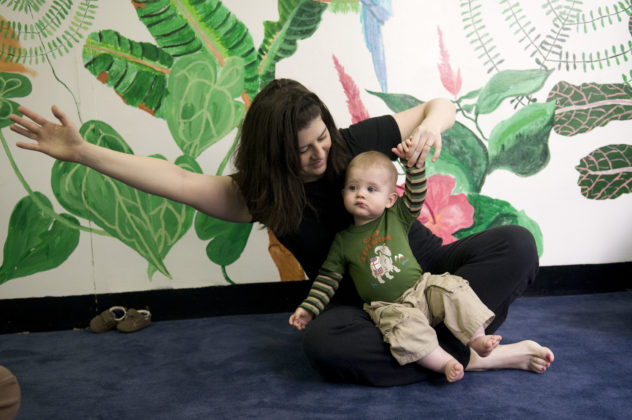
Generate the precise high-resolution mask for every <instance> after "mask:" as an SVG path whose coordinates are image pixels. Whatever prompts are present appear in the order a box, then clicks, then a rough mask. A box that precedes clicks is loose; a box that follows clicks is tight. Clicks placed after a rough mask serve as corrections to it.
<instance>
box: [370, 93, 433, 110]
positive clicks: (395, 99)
mask: <svg viewBox="0 0 632 420" xmlns="http://www.w3.org/2000/svg"><path fill="white" fill-rule="evenodd" d="M367 92H368V93H370V94H371V95H374V96H377V97H378V98H380V99H381V100H382V101H384V103H385V104H386V106H388V107H389V109H390V110H391V111H393V112H402V111H405V110H407V109H409V108H412V107H414V106H417V105H420V104H422V103H423V102H422V101H420V100H419V99H417V98H415V97H414V96H411V95H408V94H406V93H382V92H374V91H371V90H367Z"/></svg>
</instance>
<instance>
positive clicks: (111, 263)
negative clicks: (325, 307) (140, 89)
mask: <svg viewBox="0 0 632 420" xmlns="http://www.w3.org/2000/svg"><path fill="white" fill-rule="evenodd" d="M223 3H224V4H225V5H226V6H227V7H228V8H229V9H230V10H231V11H232V12H233V13H234V14H235V15H236V16H237V17H238V18H239V19H240V20H241V21H242V22H244V23H245V24H246V26H247V27H248V28H249V30H250V33H251V35H252V37H253V39H254V44H255V46H258V45H259V44H260V43H261V40H262V38H263V21H264V20H276V19H277V18H278V17H277V16H278V14H277V11H276V10H277V1H276V0H258V1H256V2H254V1H247V0H225V1H224V2H223ZM461 3H465V2H420V1H417V0H394V1H393V5H392V13H393V16H392V17H391V18H390V19H389V20H388V21H387V22H386V24H385V25H384V27H383V36H384V49H385V54H386V67H387V72H388V91H389V92H392V93H407V94H410V95H412V96H414V97H416V98H419V99H422V100H427V99H430V98H432V97H436V96H445V97H450V94H449V93H448V92H447V91H446V90H445V88H444V87H443V86H442V84H441V81H440V78H439V72H438V70H437V64H438V63H439V61H440V52H439V41H438V35H437V27H440V28H441V30H442V31H443V41H444V44H445V47H446V48H447V50H448V51H449V53H450V63H451V66H452V68H453V69H455V70H456V69H460V70H461V74H462V78H463V87H462V89H461V91H460V95H464V94H465V93H466V92H469V91H470V90H473V89H477V88H479V87H481V86H482V85H484V84H485V82H486V81H487V80H489V79H490V77H491V76H492V74H490V73H487V66H486V65H484V63H483V62H482V60H480V59H479V58H478V57H477V56H478V52H477V51H474V48H473V46H472V45H471V44H470V42H469V39H468V37H467V36H466V34H467V29H464V24H463V22H462V20H461V13H462V11H463V10H462V7H460V4H461ZM479 3H483V4H484V6H483V7H482V9H481V11H482V13H483V17H484V20H485V22H486V28H487V30H488V32H489V34H490V37H491V38H492V39H493V41H494V44H495V45H496V46H497V51H498V52H499V53H500V54H501V55H502V57H504V58H505V61H504V63H503V64H502V69H504V70H507V69H513V70H519V69H532V68H536V65H535V64H534V61H533V58H532V57H530V53H531V50H526V51H525V44H524V43H521V42H519V40H518V35H513V34H512V32H513V30H514V29H515V28H508V27H507V23H506V21H505V19H504V16H503V15H502V10H503V8H504V7H505V6H504V5H503V4H498V3H497V2H478V3H475V4H479ZM540 3H543V2H537V1H536V2H532V1H522V2H520V6H521V7H522V10H523V13H524V14H525V15H526V16H527V18H526V20H525V22H526V21H528V22H530V23H531V24H532V26H533V27H534V28H536V30H535V32H534V34H538V33H539V34H547V33H548V31H550V30H551V29H552V28H553V25H552V18H551V16H548V15H546V14H545V13H544V12H543V8H542V7H541V4H540ZM584 3H585V4H584V5H583V6H581V7H582V11H584V12H586V13H589V12H590V11H591V10H592V11H595V10H597V8H598V7H600V6H601V7H602V8H605V6H610V9H608V10H610V11H612V10H614V9H613V6H612V5H613V4H614V3H618V2H612V1H588V2H584ZM97 5H98V10H97V15H96V20H95V22H94V24H93V26H92V28H90V30H89V32H94V31H98V30H101V29H114V30H116V31H119V32H120V33H122V34H125V35H126V36H127V37H129V38H132V39H135V40H137V41H147V42H152V38H151V36H150V34H149V33H148V31H147V29H146V28H145V27H144V25H143V24H142V23H140V22H139V20H138V18H137V16H136V13H135V11H134V9H133V6H132V3H131V2H129V1H123V0H116V1H112V0H108V1H104V0H102V1H100V2H98V3H97ZM0 14H1V15H2V16H3V17H4V18H5V19H6V20H9V21H11V20H17V21H21V22H29V21H30V20H29V18H28V17H27V15H26V14H25V13H23V12H22V13H20V12H16V11H13V10H9V8H8V7H7V10H5V9H4V8H3V10H2V11H1V12H0ZM621 15H622V17H623V18H625V19H623V20H622V21H620V22H617V21H616V20H615V23H613V24H608V25H605V26H604V27H598V28H597V29H596V30H591V31H589V32H588V33H584V32H583V31H575V32H571V33H567V35H568V39H566V41H565V43H564V47H565V49H566V50H567V51H571V52H574V51H576V52H579V53H581V52H582V51H600V50H603V48H604V47H607V46H611V45H617V46H618V45H620V44H621V45H624V47H625V48H627V49H628V52H627V56H628V57H630V56H631V55H632V54H630V53H629V48H630V46H629V45H630V44H629V42H630V37H631V34H630V32H629V29H628V19H629V15H626V14H624V13H621ZM83 41H84V40H82V41H81V42H80V43H78V45H75V46H74V48H73V50H72V52H71V53H68V54H65V55H64V56H62V57H57V58H54V59H51V61H50V64H49V63H40V64H31V65H28V64H27V66H28V67H29V68H31V69H33V70H35V71H36V72H37V75H36V76H34V77H30V80H31V82H32V84H33V91H32V93H31V94H30V95H29V96H28V97H25V98H19V99H18V102H19V103H20V104H23V105H25V106H27V107H31V108H33V109H35V110H38V111H39V112H41V113H42V114H44V115H46V116H47V117H49V118H50V116H51V114H50V111H49V109H50V105H51V104H52V103H55V104H57V105H58V106H60V107H61V108H62V109H63V110H64V111H65V112H67V113H68V115H69V116H70V117H71V118H72V119H73V120H74V121H75V122H76V123H78V121H79V116H78V114H77V110H76V107H75V104H74V102H73V99H72V97H71V95H70V94H69V93H68V90H70V91H71V92H72V93H73V94H74V95H75V96H76V98H77V99H78V102H79V109H80V112H81V118H82V120H83V121H88V120H91V119H99V120H102V121H105V122H107V123H109V124H110V125H111V126H112V127H113V128H115V129H116V130H117V131H118V132H119V133H120V134H121V135H122V136H123V137H124V138H125V139H126V140H127V141H128V143H129V144H130V146H131V147H132V148H133V149H134V151H135V153H136V154H140V155H147V154H153V153H161V154H164V155H165V156H166V157H167V158H168V159H170V160H174V159H175V158H176V157H177V156H179V155H180V154H181V153H180V151H179V150H178V149H177V147H176V146H175V143H174V142H173V141H172V140H171V137H170V133H169V130H168V128H167V124H166V123H165V121H164V120H161V119H158V118H154V117H152V116H150V115H149V114H147V113H146V112H143V111H140V110H138V109H137V108H133V107H130V106H127V105H125V104H124V103H123V102H122V101H121V100H120V99H119V98H118V97H117V96H116V95H115V94H114V93H113V90H112V89H111V88H109V87H107V86H105V85H103V84H101V83H100V82H98V81H97V80H96V79H95V77H93V76H92V75H91V74H90V73H89V72H88V71H87V70H85V69H84V68H83V65H82V59H81V46H82V45H83ZM35 44H36V40H23V46H25V45H27V46H28V45H35ZM332 55H335V56H336V57H337V58H338V60H339V61H340V63H341V64H342V65H343V66H344V68H345V70H346V72H347V74H348V75H350V76H351V77H352V78H353V79H354V81H355V82H356V84H357V85H358V87H359V88H360V89H361V91H362V94H361V97H362V100H363V102H364V104H365V106H366V107H367V109H368V111H369V113H370V114H371V115H372V116H377V115H381V114H384V113H388V112H390V111H389V110H388V108H387V107H386V106H385V105H384V103H383V102H382V101H381V100H379V99H377V98H375V97H374V96H372V95H369V94H367V93H366V92H365V91H364V90H365V89H366V90H373V91H379V90H380V85H379V83H378V80H377V78H376V76H375V72H374V71H373V65H372V61H371V55H370V53H369V51H368V49H367V48H366V46H365V43H364V37H363V34H362V26H361V22H360V17H359V15H358V14H355V13H347V14H334V13H332V12H329V11H326V12H325V13H324V15H323V18H322V22H321V24H320V26H319V28H318V30H317V32H316V33H315V34H314V35H313V36H312V37H310V38H309V39H306V40H303V41H300V42H299V44H298V50H297V52H296V53H295V54H294V55H293V56H292V57H290V58H288V59H286V60H284V61H282V62H280V63H279V64H278V65H277V72H276V75H277V77H289V78H294V79H297V80H299V81H301V82H303V83H304V84H305V85H306V86H308V87H309V88H311V89H313V90H314V91H315V92H317V93H318V94H319V95H320V96H321V98H322V99H323V100H324V101H325V103H327V104H328V106H329V107H330V110H331V111H332V113H333V114H334V117H335V118H336V121H337V123H338V125H339V126H345V125H348V124H349V123H350V121H351V118H350V115H349V112H348V110H347V107H346V97H345V96H344V92H343V89H342V87H341V84H340V82H339V80H338V74H337V72H336V69H335V68H334V64H333V60H332ZM630 62H632V61H629V59H628V61H624V60H621V62H620V63H615V62H612V63H610V65H609V66H603V68H599V67H597V68H596V69H594V70H591V69H588V70H586V71H584V70H583V69H582V68H578V69H576V70H572V69H571V70H568V71H567V70H566V69H565V68H561V69H557V68H556V69H555V71H554V72H553V73H552V75H551V76H550V77H549V78H548V80H547V82H546V85H545V86H544V87H543V88H542V89H541V90H539V91H538V92H536V93H535V94H534V96H535V97H536V98H537V99H538V102H544V101H545V100H546V94H547V93H548V92H549V90H550V88H551V87H552V86H553V85H554V84H555V83H557V82H558V81H560V80H565V81H569V82H572V83H575V84H580V83H584V82H596V83H622V76H621V75H622V74H624V73H629V72H630ZM53 70H54V74H53ZM2 71H3V70H2ZM60 82H63V83H64V84H65V85H66V86H67V87H68V90H67V89H66V88H65V87H64V86H63V85H62V83H60ZM512 112H514V111H513V109H512V108H511V106H509V105H508V104H507V105H506V106H503V108H502V110H501V111H500V112H497V113H494V117H493V119H492V120H489V119H486V120H485V121H484V124H486V126H484V127H483V129H484V130H486V131H487V132H488V133H489V131H491V129H492V128H493V126H494V125H496V124H497V123H498V122H499V121H500V120H502V119H503V118H507V117H508V116H509V115H511V113H512ZM629 133H630V122H629V121H614V122H610V123H609V124H608V125H606V126H605V127H601V128H598V129H595V130H593V131H591V132H589V133H585V134H581V135H577V136H574V137H562V136H559V135H557V134H556V133H555V132H552V133H551V137H550V140H549V147H550V152H551V160H550V162H549V164H548V166H546V167H545V168H544V169H543V170H542V171H540V172H539V173H537V174H536V175H534V176H530V177H518V176H516V175H514V174H512V173H510V172H507V171H496V172H494V173H492V174H491V175H490V176H489V177H488V178H487V180H486V182H485V185H484V187H483V191H482V193H484V194H486V195H489V196H491V197H495V198H499V199H502V200H506V201H508V202H510V203H511V204H512V205H513V206H514V207H515V208H516V209H517V210H524V211H525V212H526V213H527V215H528V216H529V217H531V218H532V219H533V220H534V221H535V222H536V223H537V224H538V225H539V226H540V229H541V230H542V233H543V246H544V252H543V254H542V257H541V264H542V265H566V264H585V263H610V262H619V261H630V260H632V235H630V233H631V232H632V221H631V219H630V215H631V214H632V195H631V194H629V193H628V194H624V195H622V196H621V197H619V198H617V199H614V200H604V201H596V200H588V199H586V198H585V197H583V196H582V195H581V194H580V193H579V188H578V186H577V178H578V173H577V171H576V170H575V169H574V167H575V166H576V165H577V164H578V163H579V160H580V159H581V158H582V157H584V156H586V155H587V154H588V153H590V152H591V151H593V150H594V149H597V148H598V147H601V146H604V145H608V144H615V143H627V144H630V143H631V141H630V134H629ZM2 135H3V136H4V138H5V139H6V140H7V143H8V145H9V150H10V153H11V154H12V156H13V158H14V159H15V161H16V164H17V165H18V167H19V171H20V172H21V174H22V175H23V176H24V178H25V180H26V181H27V182H28V184H29V185H30V186H31V188H32V189H33V190H36V191H41V192H42V193H44V194H45V195H46V196H47V197H49V199H50V200H51V201H52V202H53V206H54V208H55V210H56V211H58V212H64V210H63V209H62V208H61V206H60V205H59V203H57V202H56V200H55V199H54V196H53V194H52V191H51V187H50V169H51V167H52V164H53V161H52V159H50V158H49V157H47V156H45V155H41V154H37V153H33V152H28V151H24V150H21V149H18V148H17V147H16V146H15V142H16V141H17V140H18V137H17V136H16V135H15V134H13V133H11V132H10V131H9V130H8V129H2ZM234 135H235V133H234V132H233V133H231V134H230V135H228V136H227V137H226V138H225V139H224V140H222V141H221V142H219V143H218V144H216V145H214V146H213V147H212V148H211V149H209V150H208V151H207V152H206V153H204V154H202V156H200V158H199V159H198V162H199V163H200V165H201V166H202V168H203V169H204V170H205V172H209V173H214V172H215V170H216V168H217V166H218V165H219V162H220V161H221V159H222V157H223V156H224V155H225V154H226V152H227V151H228V148H229V147H230V144H231V142H232V139H233V137H234ZM25 195H26V192H25V190H24V188H23V186H22V184H21V183H20V182H19V180H18V179H17V177H16V172H15V171H14V169H13V168H12V167H11V165H10V164H9V160H8V157H7V155H6V153H4V152H0V196H1V197H2V201H1V203H0V244H4V241H5V240H6V237H7V228H8V221H9V218H10V215H11V213H12V211H13V209H14V207H15V205H16V203H17V201H18V200H19V199H20V198H22V197H24V196H25ZM81 222H82V224H85V225H88V222H87V221H85V220H82V221H81ZM205 246H206V244H205V242H202V241H200V240H199V239H198V238H197V237H196V235H195V233H194V231H193V229H191V230H190V231H189V232H188V233H187V235H186V236H185V237H184V238H182V239H181V240H180V241H179V242H178V243H177V244H176V245H175V246H174V248H173V249H172V250H171V251H170V253H169V254H168V255H167V257H166V259H165V261H164V262H165V265H166V266H167V267H168V268H169V271H170V272H171V274H172V277H173V279H168V278H166V277H165V276H163V275H162V274H160V273H156V274H155V275H154V276H153V278H152V279H151V280H149V279H148V277H147V274H146V270H147V263H146V261H145V260H144V259H143V258H141V257H140V256H139V255H138V254H137V253H135V252H133V251H131V250H130V249H129V248H128V247H127V246H125V245H124V244H122V243H121V242H120V241H118V240H116V239H113V238H107V237H102V236H99V235H95V234H90V233H86V232H82V233H81V236H80V242H79V246H78V247H77V249H76V250H75V251H74V252H73V253H72V254H71V255H70V257H69V258H68V259H67V260H66V261H65V262H64V263H63V264H62V265H61V266H59V267H57V268H55V269H52V270H48V271H44V272H40V273H37V274H34V275H31V276H28V277H22V278H17V279H12V280H9V281H7V282H6V283H4V284H0V299H9V298H19V297H37V296H51V295H53V296H65V295H77V294H92V293H108V292H122V291H132V290H150V289H161V288H182V287H202V286H208V285H225V284H227V283H226V281H225V280H224V278H223V276H222V274H221V271H220V268H219V267H218V266H216V265H214V264H213V263H211V262H210V261H209V260H208V259H207V257H206V255H205V249H204V248H205ZM267 246H268V237H267V234H266V232H265V230H261V229H259V227H256V228H255V229H254V230H253V233H252V234H251V237H250V240H249V242H248V246H247V248H246V250H245V251H244V254H243V255H242V257H241V258H240V259H239V260H238V261H237V262H236V263H235V264H233V265H231V266H229V267H228V269H227V270H228V273H229V275H230V277H231V279H233V280H234V281H235V282H236V283H250V282H269V281H278V280H279V275H278V272H277V269H276V267H275V265H274V263H273V262H272V260H271V259H270V256H269V254H268V250H267Z"/></svg>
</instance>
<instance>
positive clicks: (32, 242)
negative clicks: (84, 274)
mask: <svg viewBox="0 0 632 420" xmlns="http://www.w3.org/2000/svg"><path fill="white" fill-rule="evenodd" d="M45 209H47V210H49V211H46V210H45ZM52 214H54V210H53V206H52V204H51V202H50V200H49V199H48V198H47V197H46V196H45V195H44V194H42V193H39V192H34V193H33V195H28V196H26V197H24V198H23V199H21V200H20V201H19V202H18V203H17V204H16V206H15V208H14V209H13V212H12V213H11V218H10V219H9V228H8V233H7V240H6V242H5V243H4V259H3V261H2V266H1V267H0V284H2V283H5V282H7V281H9V280H11V279H16V278H18V277H26V276H30V275H32V274H35V273H39V272H41V271H46V270H50V269H52V268H55V267H58V266H59V265H61V264H62V263H63V262H64V261H66V259H68V257H69V256H70V254H72V253H73V251H74V250H75V248H76V247H77V245H78V244H79V222H78V221H77V219H75V218H74V217H73V216H71V215H69V214H60V215H58V216H59V217H60V218H62V219H64V220H65V222H66V223H62V222H60V221H59V220H57V219H55V218H54V217H53V216H52ZM72 226H76V228H74V227H72Z"/></svg>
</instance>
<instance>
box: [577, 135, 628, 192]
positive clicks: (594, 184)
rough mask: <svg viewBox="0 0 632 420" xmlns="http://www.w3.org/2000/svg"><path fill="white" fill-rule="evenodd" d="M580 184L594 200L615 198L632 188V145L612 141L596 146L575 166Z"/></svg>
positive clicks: (578, 183)
mask: <svg viewBox="0 0 632 420" xmlns="http://www.w3.org/2000/svg"><path fill="white" fill-rule="evenodd" d="M575 169H576V170H577V172H579V180H578V181H577V185H579V187H580V189H581V193H582V195H583V196H584V197H586V198H589V199H591V200H607V199H615V198H617V197H619V196H621V195H622V194H630V193H631V192H632V145H629V144H611V145H608V146H603V147H600V148H599V149H597V150H593V151H592V152H591V153H590V154H589V155H588V156H585V157H583V158H582V160H581V161H580V162H579V165H577V166H576V167H575Z"/></svg>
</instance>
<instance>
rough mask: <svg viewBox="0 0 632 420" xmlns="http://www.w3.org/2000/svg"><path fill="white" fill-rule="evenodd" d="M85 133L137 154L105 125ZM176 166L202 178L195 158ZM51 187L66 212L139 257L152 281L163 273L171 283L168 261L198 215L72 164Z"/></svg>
mask: <svg viewBox="0 0 632 420" xmlns="http://www.w3.org/2000/svg"><path fill="white" fill-rule="evenodd" d="M80 133H81V135H82V136H83V138H85V139H86V140H87V141H88V142H90V143H93V144H97V145H99V146H103V147H107V148H109V149H112V150H116V151H119V152H123V153H129V154H133V152H132V150H131V148H130V147H129V146H128V145H127V143H125V141H124V140H123V139H122V138H121V136H120V135H119V134H118V133H117V132H116V131H115V130H114V129H113V128H112V127H110V126H109V125H108V124H106V123H104V122H102V121H88V122H86V123H85V124H83V125H82V126H81V129H80ZM155 157H157V158H161V159H164V158H163V157H161V156H155ZM176 163H177V164H179V165H181V166H183V167H185V168H187V169H189V170H193V171H196V172H201V171H200V168H199V167H198V166H197V164H195V163H194V161H193V159H191V158H190V157H185V158H181V159H179V160H177V161H176ZM51 184H52V188H53V193H54V194H55V197H56V198H57V200H58V201H59V203H60V204H61V205H62V206H63V207H64V208H65V209H66V210H68V211H69V212H70V213H72V214H74V215H76V216H79V217H82V218H85V219H88V220H90V221H92V222H93V223H95V224H97V225H98V226H100V227H101V228H102V229H103V230H105V231H106V232H108V233H109V234H110V235H112V236H113V237H115V238H117V239H119V240H120V241H121V242H123V243H124V244H126V245H127V246H129V247H130V248H132V249H134V250H135V251H136V252H138V253H139V254H140V255H141V256H142V257H143V258H145V259H146V260H147V262H148V263H149V265H150V267H149V269H148V273H149V274H150V275H151V274H152V273H153V272H154V270H155V269H157V270H159V271H160V272H161V273H163V274H164V275H165V276H167V277H169V272H168V270H167V268H166V267H165V266H164V263H163V258H164V256H165V255H166V254H167V252H168V251H169V249H170V248H171V246H172V245H173V244H174V243H175V242H176V241H177V240H178V239H179V238H180V237H182V235H184V233H186V231H188V229H189V228H190V227H191V224H192V223H193V213H194V210H193V209H191V208H189V207H188V206H185V205H183V204H180V203H176V202H172V201H169V200H166V199H164V198H160V197H155V196H152V195H151V194H147V193H144V192H142V191H139V190H136V189H134V188H131V187H128V186H127V185H125V184H123V183H121V182H119V181H116V180H114V179H112V178H110V177H106V176H104V175H101V174H100V173H98V172H96V171H94V170H92V169H89V168H87V167H85V166H82V165H77V164H74V163H69V162H55V164H54V165H53V171H52V176H51Z"/></svg>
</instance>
